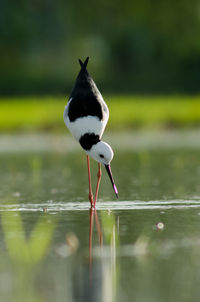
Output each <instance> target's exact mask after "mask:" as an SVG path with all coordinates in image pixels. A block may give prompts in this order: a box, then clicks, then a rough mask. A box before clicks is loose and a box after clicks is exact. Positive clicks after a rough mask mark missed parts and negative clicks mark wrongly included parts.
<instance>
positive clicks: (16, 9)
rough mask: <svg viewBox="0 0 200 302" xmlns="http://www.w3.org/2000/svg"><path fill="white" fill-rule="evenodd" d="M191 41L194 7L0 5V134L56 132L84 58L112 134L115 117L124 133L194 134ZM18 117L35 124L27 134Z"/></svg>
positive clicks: (195, 57)
mask: <svg viewBox="0 0 200 302" xmlns="http://www.w3.org/2000/svg"><path fill="white" fill-rule="evenodd" d="M199 37H200V0H190V1H187V0H176V1H174V0H159V1H156V0H135V1H131V0H126V1H123V2H120V1H114V0H108V1H102V0H95V1H92V2H91V1H88V0H85V1H80V0H78V1H72V0H69V1H64V0H58V1H53V0H29V1H27V0H19V1H15V0H9V1H5V0H3V1H1V2H0V40H1V43H0V66H1V73H0V95H1V98H0V100H1V112H2V113H0V120H1V126H0V131H11V130H12V131H14V130H17V131H19V130H28V129H29V130H30V129H32V130H34V129H35V130H38V129H39V130H50V129H55V128H56V129H61V128H62V123H63V121H62V116H61V115H62V114H61V113H60V112H61V111H63V106H64V104H65V103H66V98H65V97H67V96H69V93H70V91H71V88H72V86H73V83H74V80H75V77H76V75H77V73H78V71H79V68H80V67H79V64H78V61H77V59H78V58H81V59H85V57H86V56H90V62H89V66H88V68H89V71H90V73H91V74H92V76H93V77H94V79H95V81H96V83H97V86H98V87H99V89H100V91H101V92H102V94H103V95H104V96H105V99H106V101H109V100H110V99H112V100H113V101H114V102H112V101H111V105H109V107H110V106H111V108H112V110H115V112H113V115H112V112H111V120H110V123H111V126H113V128H115V126H117V123H115V122H114V121H117V120H118V119H119V117H120V115H122V114H123V116H124V120H123V119H121V124H122V125H123V126H124V127H136V126H137V127H140V126H143V125H145V126H149V125H154V126H156V127H160V126H164V127H165V126H167V127H168V126H169V125H170V127H171V126H181V127H182V126H183V125H185V126H186V127H188V126H189V127H191V126H192V127H193V126H197V125H199V124H200V106H199V105H198V104H199V98H198V97H191V96H192V95H198V94H199V92H200V85H199V79H200V39H199ZM127 95H128V97H127ZM150 95H151V98H149V96H150ZM155 95H156V96H157V97H156V98H155V97H154V96H155ZM160 95H162V98H160V97H159V96H160ZM177 95H179V97H174V96H177ZM180 95H181V97H180ZM185 95H187V97H185ZM16 96H17V98H16ZM29 96H32V98H31V99H29ZM38 96H39V97H38ZM44 96H45V98H44ZM46 96H48V98H47V97H46ZM49 96H50V97H51V104H50V108H53V112H50V111H49V110H50V109H49V106H47V104H48V103H49ZM111 96H112V98H111ZM135 96H137V97H135ZM138 96H139V97H138ZM141 96H142V97H141ZM144 96H145V97H144ZM152 96H153V97H152ZM163 96H165V97H163ZM172 96H173V97H172ZM182 96H184V97H182ZM11 101H13V102H12V105H11V103H10V102H11ZM38 102H39V103H40V104H43V105H41V108H40V106H38ZM151 102H152V106H151V105H150V104H151ZM133 104H134V105H133ZM165 104H166V105H165ZM29 105H30V107H29ZM118 106H119V107H120V106H121V107H120V108H123V110H124V112H118V114H117V110H116V109H113V108H116V107H118ZM33 107H34V109H33ZM42 107H44V112H43V111H42ZM135 107H137V108H135ZM138 108H139V109H138ZM120 110H121V109H120ZM134 110H135V111H134ZM149 110H150V111H149ZM179 111H181V112H179ZM183 111H184V112H183ZM34 112H36V113H35V115H34ZM130 112H131V116H130ZM134 112H135V113H134ZM151 112H152V115H151ZM56 114H57V115H56ZM149 115H150V116H149ZM9 116H10V117H9ZM27 116H28V117H29V118H30V123H31V120H32V118H31V117H34V118H33V119H34V120H37V123H36V122H33V126H32V127H31V126H27V123H26V119H27ZM25 117H26V118H25ZM40 117H41V118H40ZM24 119H25V120H24ZM9 120H10V121H9ZM15 120H16V121H15ZM39 120H40V122H39ZM46 120H48V121H46ZM12 123H13V125H11V124H12ZM34 123H35V125H36V124H37V125H38V123H39V124H40V125H39V126H35V128H34Z"/></svg>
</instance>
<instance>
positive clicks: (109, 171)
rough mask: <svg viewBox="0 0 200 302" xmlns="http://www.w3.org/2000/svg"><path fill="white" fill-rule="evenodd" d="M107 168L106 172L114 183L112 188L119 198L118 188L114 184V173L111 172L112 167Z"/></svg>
mask: <svg viewBox="0 0 200 302" xmlns="http://www.w3.org/2000/svg"><path fill="white" fill-rule="evenodd" d="M105 168H106V171H107V172H108V176H109V177H110V180H111V183H112V186H113V189H114V191H115V195H116V196H117V198H118V191H117V187H116V185H115V183H114V179H113V177H112V171H111V168H110V165H105Z"/></svg>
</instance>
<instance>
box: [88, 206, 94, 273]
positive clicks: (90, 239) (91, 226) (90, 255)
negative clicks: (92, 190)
mask: <svg viewBox="0 0 200 302" xmlns="http://www.w3.org/2000/svg"><path fill="white" fill-rule="evenodd" d="M93 217H94V209H93V208H92V207H91V208H90V231H89V264H90V271H91V267H92V231H93Z"/></svg>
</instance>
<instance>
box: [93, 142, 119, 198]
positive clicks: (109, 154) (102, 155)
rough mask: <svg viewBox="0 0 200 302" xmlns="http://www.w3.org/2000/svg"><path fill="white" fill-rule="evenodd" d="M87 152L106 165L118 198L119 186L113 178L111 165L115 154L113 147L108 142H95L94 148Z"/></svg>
mask: <svg viewBox="0 0 200 302" xmlns="http://www.w3.org/2000/svg"><path fill="white" fill-rule="evenodd" d="M87 153H88V155H89V156H90V157H92V158H93V159H94V160H96V161H98V162H99V163H101V164H103V165H104V166H105V168H106V171H107V173H108V176H109V178H110V180H111V183H112V186H113V189H114V191H115V194H116V196H117V198H118V191H117V187H116V185H115V183H114V179H113V176H112V172H111V167H110V162H111V160H112V159H113V156H114V153H113V150H112V148H111V147H110V146H109V145H108V144H107V143H105V142H102V141H99V142H98V143H97V144H94V145H93V146H92V148H91V149H90V150H89V151H87Z"/></svg>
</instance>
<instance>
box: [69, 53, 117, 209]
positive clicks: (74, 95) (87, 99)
mask: <svg viewBox="0 0 200 302" xmlns="http://www.w3.org/2000/svg"><path fill="white" fill-rule="evenodd" d="M88 60H89V57H87V59H86V60H85V62H84V63H83V62H82V61H81V60H79V63H80V65H81V70H80V72H79V74H78V77H77V79H76V82H75V85H74V88H73V89H72V92H71V95H70V97H69V101H68V103H67V106H66V107H65V110H64V122H65V124H66V126H67V127H68V129H69V131H70V132H71V134H72V135H73V136H74V137H75V139H76V140H77V141H79V143H80V145H81V147H82V148H83V149H84V150H85V152H86V154H87V166H88V177H89V199H90V203H91V207H95V204H96V200H97V195H98V190H99V184H100V180H101V164H103V165H104V166H105V168H106V171H107V173H108V175H109V177H110V180H111V183H112V186H113V189H114V191H115V194H116V196H117V197H118V191H117V187H116V185H115V183H114V180H113V177H112V172H111V168H110V162H111V160H112V158H113V151H112V149H111V147H110V146H109V145H108V144H107V143H105V142H103V141H101V137H102V135H103V132H104V129H105V127H106V124H107V122H108V118H109V110H108V107H107V105H106V103H105V102H104V100H103V97H102V95H101V93H100V92H99V90H98V88H97V86H96V84H95V82H94V81H93V79H92V77H91V76H90V74H89V73H88V71H87V64H88ZM89 157H92V158H93V159H95V160H96V161H97V162H98V174H97V177H98V179H97V187H96V193H95V199H94V200H93V195H92V187H91V175H90V160H89Z"/></svg>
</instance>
